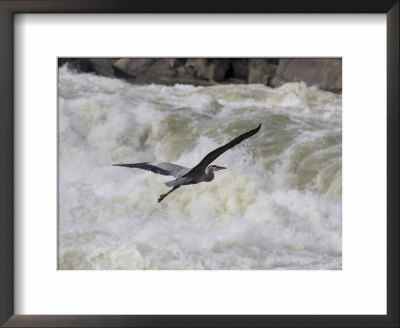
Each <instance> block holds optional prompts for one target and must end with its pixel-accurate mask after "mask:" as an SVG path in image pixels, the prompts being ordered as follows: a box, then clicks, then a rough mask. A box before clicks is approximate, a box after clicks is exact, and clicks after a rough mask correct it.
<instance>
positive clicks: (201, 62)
mask: <svg viewBox="0 0 400 328" xmlns="http://www.w3.org/2000/svg"><path fill="white" fill-rule="evenodd" d="M65 63H68V65H69V66H70V67H72V68H73V69H75V70H78V71H81V72H94V73H96V74H99V75H104V76H108V77H118V78H124V79H126V80H127V81H129V82H131V83H138V84H147V83H158V84H166V85H173V84H175V83H180V84H193V85H203V86H207V85H215V84H221V83H260V84H264V85H268V86H272V87H279V86H281V85H282V84H284V83H287V82H300V81H304V82H305V83H306V84H307V85H308V86H312V85H316V86H317V87H319V88H320V89H322V90H328V91H333V92H341V90H342V62H341V59H340V58H292V59H290V58H284V59H278V58H249V59H246V58H120V59H118V58H91V59H89V58H60V59H59V61H58V65H59V66H61V65H63V64H65Z"/></svg>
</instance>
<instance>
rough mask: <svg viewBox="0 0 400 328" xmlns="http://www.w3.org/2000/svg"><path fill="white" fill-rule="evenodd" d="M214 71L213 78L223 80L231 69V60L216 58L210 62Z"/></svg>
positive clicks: (218, 80)
mask: <svg viewBox="0 0 400 328" xmlns="http://www.w3.org/2000/svg"><path fill="white" fill-rule="evenodd" d="M210 66H211V71H212V80H214V81H217V82H222V81H223V80H224V79H225V77H226V76H227V75H229V74H228V71H229V69H230V62H229V61H227V60H215V61H214V62H213V63H211V64H210Z"/></svg>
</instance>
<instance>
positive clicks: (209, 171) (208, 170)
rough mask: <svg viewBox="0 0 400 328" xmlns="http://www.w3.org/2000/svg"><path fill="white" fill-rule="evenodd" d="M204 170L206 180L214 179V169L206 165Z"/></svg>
mask: <svg viewBox="0 0 400 328" xmlns="http://www.w3.org/2000/svg"><path fill="white" fill-rule="evenodd" d="M205 172H206V176H207V181H211V180H212V179H214V170H213V169H212V167H207V168H206V170H205Z"/></svg>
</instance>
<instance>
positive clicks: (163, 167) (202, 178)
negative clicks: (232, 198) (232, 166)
mask: <svg viewBox="0 0 400 328" xmlns="http://www.w3.org/2000/svg"><path fill="white" fill-rule="evenodd" d="M260 128H261V123H260V125H259V126H258V127H256V128H255V129H254V130H250V131H248V132H246V133H243V134H241V135H240V136H238V137H237V138H235V139H233V140H232V141H230V142H228V143H227V144H226V145H223V146H221V147H219V148H217V149H214V150H213V151H212V152H211V153H209V154H208V155H207V156H206V157H204V158H203V159H202V161H201V162H200V163H199V164H197V165H196V166H195V167H194V168H187V167H184V166H180V165H176V164H171V163H153V162H146V163H134V164H114V165H113V166H123V167H129V168H137V169H142V170H147V171H151V172H154V173H157V174H162V175H171V176H173V177H175V179H174V180H172V181H168V182H166V183H165V185H166V186H168V187H172V189H170V191H168V192H167V193H165V194H162V195H161V196H160V197H159V198H158V202H161V201H162V200H163V199H164V198H165V197H167V196H168V195H169V194H170V193H171V192H173V191H175V190H176V189H178V188H179V187H180V186H184V185H189V184H196V183H200V182H210V181H212V180H213V179H214V172H216V171H219V170H224V169H226V167H222V166H217V165H209V164H211V163H212V162H214V161H215V160H216V159H217V158H218V157H219V156H221V155H222V154H223V153H224V152H226V151H227V150H229V149H231V148H232V147H234V146H236V145H237V144H239V143H241V142H242V141H243V140H245V139H247V138H249V137H251V136H252V135H254V134H256V133H257V132H258V131H259V130H260Z"/></svg>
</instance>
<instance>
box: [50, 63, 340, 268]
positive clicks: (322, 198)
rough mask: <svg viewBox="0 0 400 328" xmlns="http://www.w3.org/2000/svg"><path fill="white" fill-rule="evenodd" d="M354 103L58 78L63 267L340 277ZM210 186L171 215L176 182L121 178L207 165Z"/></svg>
mask: <svg viewBox="0 0 400 328" xmlns="http://www.w3.org/2000/svg"><path fill="white" fill-rule="evenodd" d="M341 102H342V97H341V95H338V94H333V93H329V92H324V91H320V90H318V89H317V88H309V87H307V86H306V85H304V84H302V83H289V84H286V85H284V86H282V87H280V88H277V89H271V88H268V87H266V86H263V85H219V86H213V87H194V86H188V85H176V86H161V85H143V86H139V85H132V84H129V83H127V82H125V81H123V80H119V79H111V78H106V77H100V76H96V75H93V74H83V73H76V72H72V71H70V70H68V69H67V68H66V67H62V68H60V69H59V109H58V110H59V114H58V119H59V135H58V138H59V139H58V145H59V217H58V227H59V261H58V262H59V269H174V270H175V269H268V270H269V269H341V266H342V213H341V209H342V121H341V117H342V113H341V107H342V104H341ZM259 123H262V127H261V130H260V131H259V132H258V133H257V134H256V135H254V136H252V137H251V138H249V139H247V140H245V141H243V142H242V143H241V144H240V145H238V146H236V147H234V148H232V149H231V150H229V151H227V152H226V153H224V154H223V155H222V156H220V157H219V158H218V159H217V160H216V161H215V162H214V163H213V164H216V165H219V166H224V167H227V168H228V169H227V170H223V171H219V172H216V173H215V179H214V180H213V181H212V182H209V183H200V184H197V185H191V186H184V187H181V188H180V189H178V190H176V191H175V192H173V193H172V194H171V195H169V196H168V197H167V198H165V199H164V200H163V202H161V203H157V198H158V196H159V195H160V194H163V193H165V192H166V191H168V190H169V188H168V187H166V186H165V185H164V182H166V181H169V180H171V179H172V177H166V176H162V175H156V174H154V173H151V172H147V171H143V170H138V169H129V168H123V167H113V166H112V164H115V163H120V162H122V163H136V162H147V161H149V162H164V161H165V162H171V163H176V164H180V165H182V166H187V167H193V166H195V165H196V164H197V163H198V162H199V161H200V160H201V159H202V158H203V157H204V156H205V155H206V154H208V153H209V152H210V151H211V150H213V149H215V148H216V147H219V146H221V145H223V144H224V143H226V142H228V141H230V140H231V139H233V138H235V137H237V136H238V135H240V134H242V133H244V132H246V131H248V130H250V129H254V128H255V127H256V126H257V125H258V124H259Z"/></svg>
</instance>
